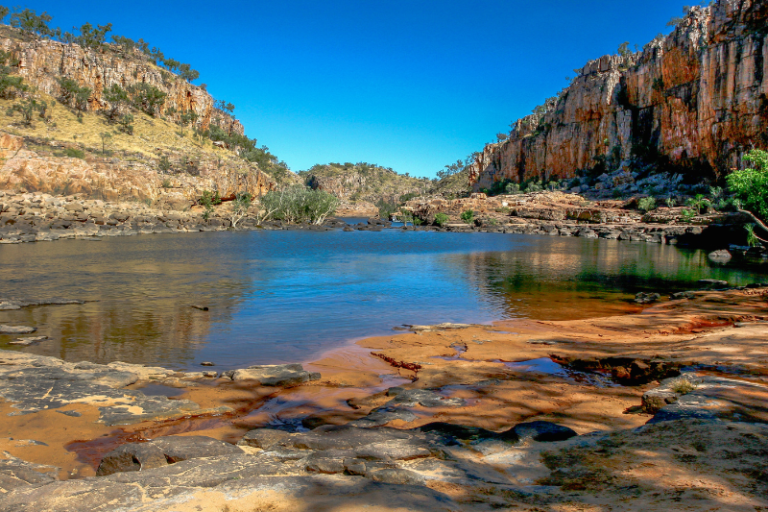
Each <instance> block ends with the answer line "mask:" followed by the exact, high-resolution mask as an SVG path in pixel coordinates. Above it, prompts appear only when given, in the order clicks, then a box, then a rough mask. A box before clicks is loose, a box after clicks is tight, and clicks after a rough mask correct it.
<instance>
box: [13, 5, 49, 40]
mask: <svg viewBox="0 0 768 512" xmlns="http://www.w3.org/2000/svg"><path fill="white" fill-rule="evenodd" d="M52 19H53V16H51V15H50V14H48V13H46V12H43V13H42V14H40V15H38V14H37V13H36V12H35V11H33V10H32V9H24V10H23V11H17V12H14V13H13V14H12V15H11V26H12V27H14V28H18V29H19V30H21V31H22V32H25V33H27V34H37V35H39V36H41V37H50V36H51V35H53V32H52V31H51V29H50V27H48V23H49V22H50V21H51V20H52Z"/></svg>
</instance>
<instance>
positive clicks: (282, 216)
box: [261, 185, 339, 224]
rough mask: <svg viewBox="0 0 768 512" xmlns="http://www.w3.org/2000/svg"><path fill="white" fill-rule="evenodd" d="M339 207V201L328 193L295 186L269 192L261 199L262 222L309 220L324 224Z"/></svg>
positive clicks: (313, 222)
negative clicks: (268, 220) (269, 220)
mask: <svg viewBox="0 0 768 512" xmlns="http://www.w3.org/2000/svg"><path fill="white" fill-rule="evenodd" d="M338 206H339V199H338V198H337V197H336V196H334V195H332V194H329V193H328V192H325V191H323V190H312V189H310V188H307V187H304V186H302V185H294V186H292V187H287V188H284V189H282V190H272V191H270V192H267V194H266V195H265V196H264V197H263V198H262V199H261V207H262V212H261V220H267V219H270V218H273V219H277V220H284V221H286V222H291V223H299V222H303V221H305V220H307V221H309V222H310V223H312V224H322V223H323V221H325V219H326V218H327V217H328V216H329V215H333V213H334V212H335V211H336V208H337V207H338Z"/></svg>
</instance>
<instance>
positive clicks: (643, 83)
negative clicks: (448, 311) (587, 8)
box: [470, 0, 768, 190]
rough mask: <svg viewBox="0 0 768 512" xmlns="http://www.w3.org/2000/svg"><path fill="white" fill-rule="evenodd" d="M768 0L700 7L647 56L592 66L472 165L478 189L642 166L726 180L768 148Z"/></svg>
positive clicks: (647, 49) (722, 1)
mask: <svg viewBox="0 0 768 512" xmlns="http://www.w3.org/2000/svg"><path fill="white" fill-rule="evenodd" d="M767 96H768V0H718V2H717V3H716V4H715V5H714V6H712V7H707V8H701V7H694V8H693V9H692V10H691V12H690V13H689V14H688V15H687V16H686V17H685V18H684V20H683V21H682V22H681V23H680V24H679V25H678V26H677V28H676V29H675V30H674V31H673V32H672V33H671V34H670V35H669V36H667V37H665V38H659V39H657V40H654V41H653V42H651V43H650V44H648V45H646V47H645V48H644V49H643V51H642V52H640V53H637V54H630V55H625V56H618V55H609V56H605V57H602V58H600V59H598V60H594V61H591V62H589V63H588V64H587V65H586V66H585V67H584V68H583V69H582V70H581V71H580V73H579V76H578V77H577V78H576V79H575V80H574V82H573V83H572V84H571V86H569V87H568V88H567V89H565V90H564V91H563V92H562V93H561V94H560V96H559V97H557V98H552V99H550V100H548V101H547V103H546V105H545V111H544V112H542V113H539V114H535V115H532V116H528V117H526V118H523V119H521V120H519V121H517V122H516V123H515V126H514V129H513V130H512V133H511V134H510V137H509V139H508V140H506V141H503V142H500V143H495V144H489V145H487V146H486V147H485V149H484V151H483V152H482V153H480V154H479V155H478V157H477V160H476V162H475V164H474V166H473V167H472V169H471V177H470V179H471V183H472V184H473V186H474V188H475V190H480V189H484V188H490V187H491V186H492V185H493V183H494V182H498V181H503V180H506V179H509V180H513V181H523V180H526V179H530V178H536V179H538V178H542V179H544V180H547V179H551V178H559V179H562V178H571V177H573V176H575V175H576V173H577V171H580V170H592V171H598V172H599V171H602V170H603V169H604V170H606V171H612V170H616V169H619V168H622V167H627V168H628V167H631V166H632V165H637V164H638V163H641V164H646V165H655V166H657V167H659V166H663V167H665V168H666V170H674V172H681V173H683V174H689V175H691V176H696V177H698V178H703V177H718V176H722V175H723V174H724V173H726V172H727V171H728V170H730V169H731V168H733V167H737V166H738V165H739V164H740V161H741V157H742V155H743V154H744V153H745V152H746V151H748V150H750V149H752V148H754V147H760V148H765V147H768V98H767Z"/></svg>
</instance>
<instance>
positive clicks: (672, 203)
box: [665, 196, 677, 208]
mask: <svg viewBox="0 0 768 512" xmlns="http://www.w3.org/2000/svg"><path fill="white" fill-rule="evenodd" d="M665 202H666V203H667V208H674V207H675V206H677V199H675V198H674V197H672V196H669V197H668V198H667V199H666V201H665Z"/></svg>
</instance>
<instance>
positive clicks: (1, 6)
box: [0, 5, 11, 23]
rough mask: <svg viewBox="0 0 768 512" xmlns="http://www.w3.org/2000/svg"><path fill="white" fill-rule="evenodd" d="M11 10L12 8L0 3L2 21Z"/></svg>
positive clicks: (0, 18)
mask: <svg viewBox="0 0 768 512" xmlns="http://www.w3.org/2000/svg"><path fill="white" fill-rule="evenodd" d="M10 12H11V10H10V9H9V8H8V7H6V6H4V5H0V23H2V22H3V20H4V19H5V17H6V16H8V13H10Z"/></svg>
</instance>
